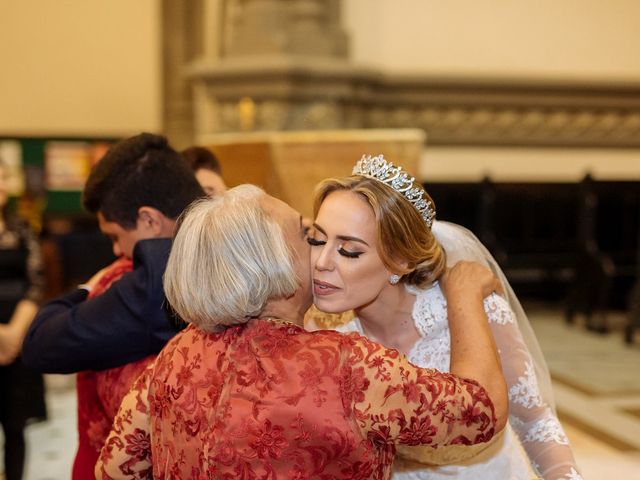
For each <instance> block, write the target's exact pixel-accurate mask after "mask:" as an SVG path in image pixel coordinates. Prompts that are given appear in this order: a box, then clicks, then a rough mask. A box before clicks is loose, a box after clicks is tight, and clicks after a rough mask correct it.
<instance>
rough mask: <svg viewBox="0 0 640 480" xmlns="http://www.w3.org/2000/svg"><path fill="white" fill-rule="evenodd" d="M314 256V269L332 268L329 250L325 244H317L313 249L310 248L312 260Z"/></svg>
mask: <svg viewBox="0 0 640 480" xmlns="http://www.w3.org/2000/svg"><path fill="white" fill-rule="evenodd" d="M314 257H315V261H314V262H313V267H314V268H315V269H316V270H331V269H332V268H333V260H332V259H331V250H330V249H329V248H327V245H322V246H318V247H316V248H315V249H314V250H312V253H311V258H312V260H313V259H314Z"/></svg>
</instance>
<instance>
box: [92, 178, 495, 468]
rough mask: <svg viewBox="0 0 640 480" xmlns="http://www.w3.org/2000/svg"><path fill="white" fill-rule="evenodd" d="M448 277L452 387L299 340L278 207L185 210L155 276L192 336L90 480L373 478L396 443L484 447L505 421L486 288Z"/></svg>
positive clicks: (120, 429)
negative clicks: (166, 257) (160, 274)
mask: <svg viewBox="0 0 640 480" xmlns="http://www.w3.org/2000/svg"><path fill="white" fill-rule="evenodd" d="M478 269H479V270H478ZM449 276H451V277H453V278H451V283H450V284H451V285H452V287H453V288H452V289H448V288H447V287H444V288H445V292H446V294H447V298H448V299H449V300H450V301H451V304H452V306H453V307H452V310H453V312H454V313H453V314H452V315H451V318H450V322H451V333H452V345H453V347H452V357H451V361H452V365H451V371H452V373H455V374H456V375H459V376H456V375H452V374H442V373H440V372H436V371H434V370H422V369H420V368H417V367H415V366H413V365H411V364H410V363H409V362H408V361H407V360H406V358H405V357H404V356H403V355H401V354H399V353H398V352H397V351H395V350H392V349H386V348H384V347H382V346H380V345H377V344H375V343H373V342H370V341H368V340H366V339H365V338H363V337H360V336H359V335H341V334H339V333H337V332H334V331H318V332H308V331H306V330H305V329H304V328H303V327H302V322H303V316H304V313H305V312H306V310H307V309H308V308H309V306H310V305H311V299H312V295H311V282H310V265H309V245H308V244H307V243H306V239H305V227H304V226H303V224H302V217H301V215H300V214H299V213H298V212H296V211H295V210H293V209H292V208H291V207H289V206H288V205H287V204H285V203H283V202H281V201H279V200H276V199H275V198H273V197H270V196H268V195H266V194H265V193H264V192H263V191H262V190H260V189H259V188H257V187H255V186H253V185H241V186H239V187H236V188H233V189H231V190H229V191H228V192H226V193H225V194H224V195H223V196H221V197H217V198H213V199H205V200H202V201H200V202H196V203H195V204H194V205H193V206H191V207H190V208H189V209H188V211H187V213H186V214H185V216H184V218H183V219H181V221H180V227H179V229H178V232H177V234H176V237H175V240H174V244H173V248H172V251H171V255H170V257H169V262H168V264H167V269H166V272H165V277H164V282H165V291H166V295H167V299H168V300H169V302H170V304H171V306H172V307H173V308H174V309H175V310H176V312H177V313H178V314H179V315H180V316H181V318H184V319H185V320H186V321H187V322H189V323H190V325H189V326H188V327H187V328H186V329H185V330H183V331H182V332H181V333H179V334H178V335H176V337H174V338H173V339H172V340H171V341H170V342H169V343H168V344H167V346H166V347H165V348H164V349H163V350H162V352H160V354H159V356H158V357H157V359H156V361H155V363H154V364H152V366H151V367H150V368H148V369H147V370H145V373H144V374H143V375H141V376H140V378H139V379H138V380H137V381H136V383H135V385H134V387H133V388H132V389H131V391H130V392H129V394H128V395H127V396H126V397H125V399H124V400H123V402H122V405H121V407H120V411H119V413H118V416H117V417H116V419H115V421H114V424H113V428H112V432H111V434H110V436H109V438H108V439H107V442H106V444H105V446H104V448H103V450H102V453H101V455H100V461H99V463H98V464H97V465H96V470H95V473H96V477H97V478H99V479H122V478H158V479H160V478H185V479H186V478H246V479H249V478H273V479H275V478H299V479H304V478H332V479H362V480H364V479H386V478H388V477H389V474H390V469H391V463H392V461H393V458H394V456H395V450H396V445H398V444H406V445H430V446H431V447H432V448H435V447H438V446H441V445H447V444H456V445H472V444H476V443H482V442H486V441H488V440H489V439H490V438H491V437H492V436H493V435H494V434H495V432H497V431H499V430H500V429H501V428H502V426H503V425H504V423H505V422H506V415H507V409H506V385H505V383H504V379H503V378H502V375H501V372H500V365H499V359H498V355H497V352H496V350H495V345H494V344H493V339H492V337H491V332H490V330H489V327H488V324H487V320H486V316H485V315H484V312H483V310H482V301H481V299H482V297H483V296H484V295H485V294H487V293H488V292H489V291H491V290H492V289H493V288H495V287H496V285H497V279H496V278H495V277H494V276H493V275H492V274H491V273H490V271H489V270H488V269H486V268H484V267H480V266H478V265H475V264H464V265H461V266H458V267H456V268H455V269H454V270H452V271H451V272H449V274H448V275H445V278H444V279H443V282H444V283H445V284H446V285H449V282H448V281H447V280H448V277H449ZM470 298H473V299H477V301H469V299H470ZM460 299H464V301H462V302H460V301H459V300H460ZM470 347H473V348H470ZM494 409H495V410H494ZM461 448H462V447H461Z"/></svg>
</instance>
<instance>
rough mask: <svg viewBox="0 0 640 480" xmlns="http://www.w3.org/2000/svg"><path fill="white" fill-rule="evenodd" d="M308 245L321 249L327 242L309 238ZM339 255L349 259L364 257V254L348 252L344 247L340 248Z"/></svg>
mask: <svg viewBox="0 0 640 480" xmlns="http://www.w3.org/2000/svg"><path fill="white" fill-rule="evenodd" d="M307 243H308V244H309V245H311V246H312V247H321V246H323V245H326V244H327V242H326V240H318V239H317V238H314V237H307ZM338 253H339V254H340V255H342V256H343V257H347V258H358V257H359V256H360V255H362V254H363V253H364V252H358V251H355V252H352V251H350V250H346V249H345V248H344V247H343V246H342V245H341V246H340V247H338Z"/></svg>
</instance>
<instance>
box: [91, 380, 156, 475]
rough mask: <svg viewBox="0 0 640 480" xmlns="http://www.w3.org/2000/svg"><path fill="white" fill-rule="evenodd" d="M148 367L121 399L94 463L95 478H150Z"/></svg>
mask: <svg viewBox="0 0 640 480" xmlns="http://www.w3.org/2000/svg"><path fill="white" fill-rule="evenodd" d="M152 371H153V370H151V369H150V368H148V369H147V370H145V372H144V373H143V374H142V375H141V376H140V377H139V378H138V380H136V382H135V384H134V385H133V387H132V388H131V390H130V391H129V393H128V394H127V395H126V396H125V397H124V399H123V400H122V404H121V405H120V410H119V411H118V415H117V416H116V418H115V420H114V421H113V425H112V427H111V433H109V437H108V438H107V441H106V442H105V444H104V446H103V447H102V451H101V452H100V458H99V460H98V463H97V464H96V468H95V474H96V479H99V480H100V479H102V480H111V479H113V480H115V479H140V480H142V479H149V480H150V479H153V467H152V463H151V425H150V419H149V412H150V407H149V397H148V395H149V381H150V378H151V372H152Z"/></svg>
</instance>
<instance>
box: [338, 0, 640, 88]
mask: <svg viewBox="0 0 640 480" xmlns="http://www.w3.org/2000/svg"><path fill="white" fill-rule="evenodd" d="M343 18H344V23H345V26H346V28H347V30H348V32H349V33H350V35H351V40H352V43H351V45H352V55H353V58H354V59H355V60H356V61H358V62H360V63H364V64H369V65H375V66H380V67H383V68H384V69H387V70H390V71H394V72H396V73H397V72H400V71H404V72H417V73H433V74H445V75H448V74H452V75H467V76H492V77H494V76H515V77H527V78H536V77H551V78H564V79H574V78H579V79H607V80H612V79H614V80H615V79H617V80H635V81H640V55H638V46H639V45H640V2H639V1H637V0H606V1H604V0H344V3H343Z"/></svg>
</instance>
